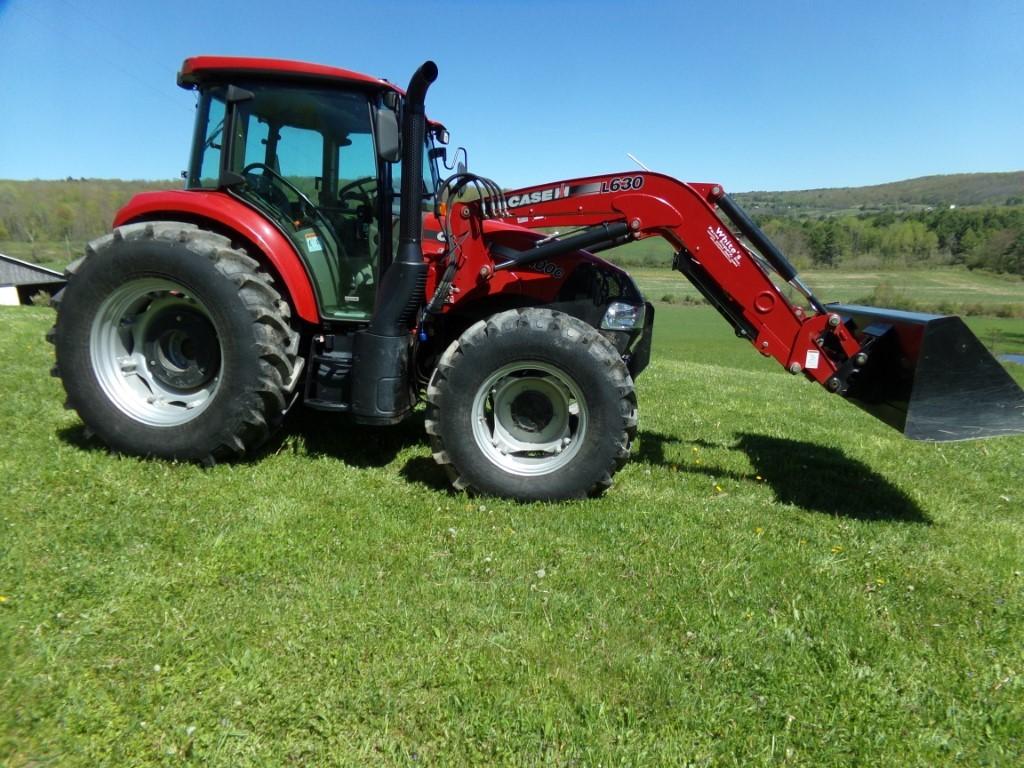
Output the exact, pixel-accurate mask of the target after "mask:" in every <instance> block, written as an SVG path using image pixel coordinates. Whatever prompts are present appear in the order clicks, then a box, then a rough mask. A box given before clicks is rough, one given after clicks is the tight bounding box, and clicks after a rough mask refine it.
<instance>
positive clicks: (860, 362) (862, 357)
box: [853, 352, 868, 365]
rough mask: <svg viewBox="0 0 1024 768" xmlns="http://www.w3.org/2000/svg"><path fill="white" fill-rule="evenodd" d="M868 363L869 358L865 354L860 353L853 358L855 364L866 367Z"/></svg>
mask: <svg viewBox="0 0 1024 768" xmlns="http://www.w3.org/2000/svg"><path fill="white" fill-rule="evenodd" d="M867 361H868V356H867V355H866V354H865V353H863V352H858V353H857V356H856V357H854V358H853V362H854V363H856V364H857V365H864V363H866V362H867Z"/></svg>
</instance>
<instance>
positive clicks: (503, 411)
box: [473, 362, 587, 476]
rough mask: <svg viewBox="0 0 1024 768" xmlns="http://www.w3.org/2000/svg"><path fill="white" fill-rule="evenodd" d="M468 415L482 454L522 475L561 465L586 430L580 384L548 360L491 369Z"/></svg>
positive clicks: (535, 473) (579, 441)
mask: <svg viewBox="0 0 1024 768" xmlns="http://www.w3.org/2000/svg"><path fill="white" fill-rule="evenodd" d="M473 413H474V430H473V435H474V438H475V439H476V442H477V445H478V446H479V447H480V449H481V450H482V451H483V453H484V454H485V455H486V456H487V458H488V459H490V460H491V461H492V462H493V463H495V464H497V465H498V466H499V467H501V468H502V469H505V470H506V471H509V472H512V473H514V474H518V475H522V476H537V475H543V474H547V473H549V472H554V471H555V470H557V469H559V468H560V467H563V466H565V465H566V464H567V463H568V462H569V461H570V460H571V459H572V457H573V456H574V455H575V454H576V453H577V452H578V451H579V447H580V443H581V441H582V439H583V436H584V434H585V433H586V430H587V410H586V401H585V400H584V399H583V395H582V392H581V390H580V388H579V386H578V385H577V384H576V382H575V381H574V380H573V379H572V378H571V377H570V376H569V375H568V374H567V373H566V372H565V371H562V370H561V369H559V368H556V367H555V366H552V365H549V364H547V363H540V362H521V363H513V364H511V365H507V366H505V367H503V368H502V369H500V370H499V371H496V372H495V373H494V374H492V375H491V376H490V377H488V379H487V380H486V381H485V382H484V385H483V386H482V387H480V389H479V390H478V392H477V395H476V397H475V398H474V403H473Z"/></svg>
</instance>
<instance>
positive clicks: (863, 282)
mask: <svg viewBox="0 0 1024 768" xmlns="http://www.w3.org/2000/svg"><path fill="white" fill-rule="evenodd" d="M629 272H630V274H632V275H633V276H634V278H635V279H636V280H637V282H638V283H639V285H640V288H641V289H642V290H643V291H644V293H645V294H647V296H648V297H649V298H652V299H655V300H664V299H665V297H671V299H672V300H673V301H676V302H681V301H684V300H695V299H698V298H699V297H700V294H699V293H698V292H697V289H696V288H694V287H693V286H692V285H690V283H689V282H688V281H687V280H686V279H685V278H684V277H682V275H680V274H679V273H678V272H673V271H672V270H670V269H667V268H660V267H641V268H630V269H629ZM800 276H801V277H802V278H803V279H804V281H805V282H806V283H807V284H808V285H810V286H811V287H812V288H813V290H814V292H815V293H816V294H817V295H818V296H819V297H820V298H821V299H822V300H823V301H839V302H853V301H857V300H860V299H864V298H865V297H870V296H871V295H872V293H874V291H875V290H876V289H878V288H879V287H880V286H881V287H882V290H883V291H890V292H892V293H895V294H897V295H899V296H901V297H905V298H907V299H910V300H912V301H915V302H921V303H923V304H926V305H931V306H936V307H937V306H939V305H944V304H946V305H951V306H950V308H951V309H957V308H958V307H957V305H961V306H962V305H977V309H978V311H979V312H980V311H983V310H984V308H985V307H989V308H995V307H996V306H997V305H998V306H1016V307H1018V308H1019V307H1024V280H1022V279H1020V278H1018V277H1015V276H1012V275H993V274H988V273H985V272H969V271H967V270H965V269H952V268H944V269H928V270H925V269H902V270H884V271H874V272H872V271H867V272H865V271H856V272H846V271H840V270H805V271H803V272H801V273H800ZM1015 314H1016V313H1015Z"/></svg>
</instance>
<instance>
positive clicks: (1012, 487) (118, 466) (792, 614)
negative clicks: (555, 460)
mask: <svg viewBox="0 0 1024 768" xmlns="http://www.w3.org/2000/svg"><path fill="white" fill-rule="evenodd" d="M658 317H659V322H658V329H657V331H658V344H657V346H656V352H655V358H656V359H655V362H654V363H653V364H652V366H651V368H650V369H649V370H648V371H647V372H646V373H645V374H644V375H643V376H642V377H641V378H640V380H639V384H638V387H639V397H640V403H641V422H640V424H641V427H640V438H639V440H638V443H637V445H636V449H635V456H634V460H633V461H632V462H631V463H630V464H629V465H628V466H627V467H626V468H625V469H624V470H623V471H622V472H621V473H620V474H619V476H618V481H617V483H616V485H615V487H614V488H613V489H612V490H611V491H610V492H609V493H608V494H607V495H606V496H604V497H603V498H601V499H596V500H592V501H587V502H575V503H568V504H530V505H522V504H515V503H511V502H506V501H498V500H492V499H479V498H468V497H466V496H464V495H459V494H454V493H452V492H450V491H449V490H448V489H447V486H446V484H445V481H444V478H443V476H442V475H441V473H440V472H439V471H438V469H437V468H436V467H435V466H434V464H433V461H432V460H431V458H430V455H429V450H428V448H427V446H426V444H425V442H424V440H423V437H422V423H421V421H422V420H421V419H417V420H415V421H414V422H412V423H409V424H407V425H404V426H400V427H398V428H395V429H392V430H380V431H371V430H368V429H366V428H359V427H355V426H353V425H351V424H349V423H348V422H346V421H344V420H341V419H331V418H325V417H323V416H321V415H318V414H306V415H303V414H296V415H295V417H293V418H292V419H291V420H290V422H289V429H288V431H287V432H286V434H285V435H284V436H283V438H282V440H281V441H279V442H278V443H276V444H275V445H274V446H272V447H271V449H270V450H269V451H268V452H266V453H265V454H264V455H262V456H259V457H257V458H255V459H254V460H252V461H250V462H244V463H239V464H234V465H224V466H217V467H215V468H213V469H210V470H203V469H200V468H198V467H195V466H190V465H178V464H171V463H166V462H160V461H147V460H141V459H135V458H125V457H116V456H111V455H108V454H107V452H106V451H105V450H104V449H103V448H102V446H100V445H99V444H97V443H95V442H94V441H91V440H89V439H87V438H86V437H85V435H84V433H83V430H82V428H81V426H80V423H79V421H78V419H77V417H76V416H75V415H74V414H73V413H71V412H67V411H64V410H62V408H61V402H62V399H63V396H62V392H61V391H60V385H59V383H58V382H57V381H56V380H54V379H51V378H50V377H48V376H47V375H46V374H47V370H48V369H49V367H50V365H51V364H52V350H51V348H50V347H49V346H48V345H46V344H45V343H44V342H43V340H42V338H43V333H44V332H45V330H46V328H47V327H48V326H49V324H50V323H51V322H52V315H51V313H50V312H49V310H45V309H36V308H13V309H8V308H3V309H0V327H2V329H3V333H2V334H0V362H2V365H0V391H2V393H3V397H2V398H0V425H2V429H3V439H4V444H3V449H2V451H0V477H2V478H3V483H4V485H3V491H4V495H3V500H2V501H0V595H2V596H3V600H2V602H0V763H2V764H4V765H6V766H41V765H61V766H65V765H68V766H79V765H81V766H96V765H112V766H126V765H177V764H188V763H190V762H191V763H195V764H202V765H227V766H249V765H253V766H255V765H260V766H263V765H267V766H279V765H280V766H288V765H309V766H320V765H470V764H479V765H579V766H591V765H594V766H596V765H604V766H610V765H629V766H647V765H666V766H669V765H670V766H682V765H743V766H746V765H777V764H784V765H808V766H832V765H835V766H839V765H851V764H860V765H871V766H882V765H892V766H911V765H920V766H925V765H927V766H933V765H945V764H962V765H981V764H988V765H1007V766H1009V765H1019V764H1021V762H1022V761H1024V725H1022V724H1024V677H1022V676H1024V574H1022V571H1024V490H1022V486H1024V482H1022V481H1024V455H1022V454H1024V438H1020V437H1017V438H1012V439H1003V440H993V441H983V442H971V443H961V444H949V445H928V444H916V443H911V442H908V441H906V440H904V439H903V438H901V437H900V436H899V435H898V434H897V433H895V432H894V431H892V430H890V429H889V428H887V427H885V426H883V425H881V424H879V423H877V422H875V421H874V420H872V419H871V418H870V417H868V416H867V415H865V414H863V413H861V412H860V411H858V410H857V409H855V408H853V407H851V406H849V405H848V404H846V403H843V402H841V401H840V400H838V399H837V398H835V397H834V396H829V395H828V394H826V393H825V392H824V390H822V389H821V388H819V387H816V386H813V385H811V384H809V383H807V382H805V381H803V380H802V379H798V378H794V377H791V376H788V375H786V374H784V373H776V372H775V369H774V368H773V367H772V366H771V365H769V363H768V361H765V360H762V359H761V358H760V357H759V356H758V355H757V354H756V353H754V352H753V351H752V350H751V349H749V347H748V346H746V345H745V342H742V341H739V340H737V339H736V338H734V337H733V336H732V334H731V331H730V330H729V329H728V328H727V327H726V326H725V324H724V322H722V321H721V320H719V319H718V318H716V317H715V316H714V315H713V313H712V312H711V311H710V310H709V309H707V308H682V307H671V306H669V307H660V308H659V316H658ZM683 354H685V355H686V356H685V357H683V356H682V355H683Z"/></svg>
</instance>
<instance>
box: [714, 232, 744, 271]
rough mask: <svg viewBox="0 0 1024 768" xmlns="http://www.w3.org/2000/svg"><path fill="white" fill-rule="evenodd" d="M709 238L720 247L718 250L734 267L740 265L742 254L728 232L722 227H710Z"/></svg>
mask: <svg viewBox="0 0 1024 768" xmlns="http://www.w3.org/2000/svg"><path fill="white" fill-rule="evenodd" d="M708 237H710V238H711V241H712V242H713V243H714V244H715V245H716V246H718V250H720V251H721V252H722V255H723V256H725V260H726V261H728V262H729V263H730V264H732V265H733V266H734V267H738V266H739V265H740V252H739V249H738V248H737V247H736V246H735V245H733V244H732V239H731V238H730V237H729V233H728V232H726V231H725V230H724V229H723V228H722V227H721V226H718V227H711V226H709V227H708Z"/></svg>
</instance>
